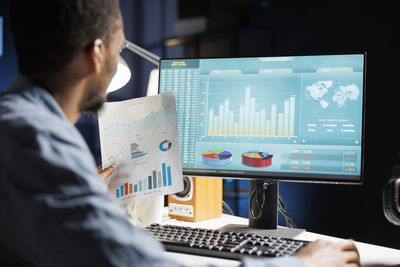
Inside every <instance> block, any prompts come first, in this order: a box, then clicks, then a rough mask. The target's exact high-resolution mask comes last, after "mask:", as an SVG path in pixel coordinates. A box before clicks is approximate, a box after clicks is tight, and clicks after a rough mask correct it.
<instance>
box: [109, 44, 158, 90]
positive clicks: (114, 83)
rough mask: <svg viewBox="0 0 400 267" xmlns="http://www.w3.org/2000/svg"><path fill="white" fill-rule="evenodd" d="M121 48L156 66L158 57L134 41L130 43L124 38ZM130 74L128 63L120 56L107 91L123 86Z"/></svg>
mask: <svg viewBox="0 0 400 267" xmlns="http://www.w3.org/2000/svg"><path fill="white" fill-rule="evenodd" d="M123 49H128V50H130V51H132V52H133V53H135V54H136V55H138V56H140V57H142V58H143V59H145V60H147V61H148V62H150V63H152V64H154V65H156V66H157V68H158V65H159V60H160V57H159V56H157V55H155V54H153V53H151V52H150V51H147V50H146V49H144V48H142V47H140V46H138V45H136V44H134V43H131V42H129V41H128V40H125V42H124V44H123V46H122V49H121V50H123ZM131 76H132V74H131V71H130V69H129V67H128V64H127V63H126V62H125V60H124V59H123V58H122V57H121V56H120V57H119V62H118V68H117V72H116V73H115V75H114V77H113V79H112V80H111V83H110V85H109V86H108V88H107V93H110V92H113V91H116V90H118V89H120V88H121V87H123V86H124V85H125V84H127V83H128V81H129V80H130V78H131ZM153 76H154V75H153Z"/></svg>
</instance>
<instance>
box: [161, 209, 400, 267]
mask: <svg viewBox="0 0 400 267" xmlns="http://www.w3.org/2000/svg"><path fill="white" fill-rule="evenodd" d="M161 224H173V225H181V226H189V227H199V228H208V229H217V228H221V227H224V226H226V225H230V224H235V225H243V226H245V225H247V224H248V220H247V219H245V218H242V217H236V216H230V215H226V214H223V215H222V216H221V217H220V218H216V219H211V220H207V221H201V222H184V221H178V220H174V219H170V218H169V217H164V219H163V221H162V223H161ZM293 238H295V239H300V240H308V241H314V240H317V239H325V240H331V241H334V242H337V241H340V240H343V239H340V238H336V237H332V236H327V235H321V234H316V233H311V232H308V231H303V232H301V233H300V234H298V235H297V236H295V237H293ZM399 238H400V237H399ZM355 243H356V246H357V248H358V250H359V253H360V258H361V265H362V266H370V267H372V266H376V267H378V266H382V267H383V266H400V250H397V249H392V248H387V247H381V246H376V245H372V244H367V243H363V242H357V241H356V242H355ZM166 254H167V256H168V257H171V258H174V259H175V260H177V261H179V262H181V263H183V264H185V265H187V266H195V265H199V264H206V263H209V264H211V263H212V264H216V265H219V266H239V265H240V262H238V261H233V260H225V259H218V258H211V257H202V256H195V255H188V254H180V253H172V252H166Z"/></svg>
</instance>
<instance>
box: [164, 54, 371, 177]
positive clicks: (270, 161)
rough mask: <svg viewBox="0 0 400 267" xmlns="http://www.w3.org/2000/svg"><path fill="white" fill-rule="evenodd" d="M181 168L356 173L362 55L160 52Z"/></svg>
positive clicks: (284, 173) (290, 173)
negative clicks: (180, 55) (167, 55)
mask: <svg viewBox="0 0 400 267" xmlns="http://www.w3.org/2000/svg"><path fill="white" fill-rule="evenodd" d="M159 79H160V80H159V88H160V93H163V92H169V91H173V92H174V93H175V96H176V104H177V116H178V134H179V140H180V149H181V156H182V164H183V168H184V169H186V170H193V171H194V170H195V171H197V172H200V173H202V172H203V173H205V174H206V173H213V172H215V173H224V174H226V175H229V174H250V175H251V174H253V175H261V176H264V175H265V176H267V175H272V176H278V177H279V176H280V175H281V176H282V177H284V176H285V177H294V178H296V177H322V178H324V175H327V176H326V177H330V176H331V175H334V176H335V177H336V176H337V177H340V179H349V180H358V179H360V175H361V164H362V157H361V155H362V141H363V140H362V132H363V125H362V124H363V93H364V92H363V88H364V54H350V55H324V56H295V57H260V58H254V57H252V58H218V59H165V60H164V59H163V60H161V64H160V78H159Z"/></svg>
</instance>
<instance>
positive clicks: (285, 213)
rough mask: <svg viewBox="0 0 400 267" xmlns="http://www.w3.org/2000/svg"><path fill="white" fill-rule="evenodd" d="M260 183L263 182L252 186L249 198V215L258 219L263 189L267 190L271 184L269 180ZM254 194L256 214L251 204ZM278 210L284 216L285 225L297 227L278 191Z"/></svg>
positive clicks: (263, 195)
mask: <svg viewBox="0 0 400 267" xmlns="http://www.w3.org/2000/svg"><path fill="white" fill-rule="evenodd" d="M262 183H263V186H260V184H256V186H254V188H253V191H252V192H251V196H250V200H249V201H250V216H251V217H252V218H253V219H255V220H257V219H260V218H261V216H262V209H263V207H264V204H265V191H266V190H267V188H268V185H269V184H271V182H262ZM256 193H257V194H256ZM254 196H256V199H255V202H256V204H257V206H258V209H259V212H258V214H257V215H256V214H255V212H254V204H253V199H254ZM278 211H279V212H280V213H281V214H282V215H283V216H284V218H285V223H286V226H287V227H289V228H297V227H296V224H295V223H294V221H293V220H292V218H291V217H290V215H289V212H288V211H287V209H286V205H285V202H284V201H283V198H282V196H281V194H280V193H279V192H278Z"/></svg>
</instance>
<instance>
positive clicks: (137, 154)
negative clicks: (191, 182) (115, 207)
mask: <svg viewBox="0 0 400 267" xmlns="http://www.w3.org/2000/svg"><path fill="white" fill-rule="evenodd" d="M177 129H178V128H177V119H176V106H175V97H174V94H173V93H165V94H160V95H157V96H150V97H144V98H135V99H131V100H125V101H120V102H111V103H106V104H105V107H104V110H103V111H102V112H101V113H100V114H99V130H100V144H101V155H102V164H103V166H104V167H107V166H109V165H110V164H113V163H115V164H117V166H118V167H117V170H116V172H115V174H114V175H112V176H111V177H110V179H109V181H108V187H109V189H110V191H111V192H113V195H114V196H115V198H116V199H117V200H118V201H119V202H120V203H127V202H131V201H135V200H139V199H143V198H150V197H152V196H157V195H164V194H171V193H176V192H179V191H181V190H182V189H183V181H182V166H181V161H180V148H179V145H178V144H179V141H178V133H177Z"/></svg>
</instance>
